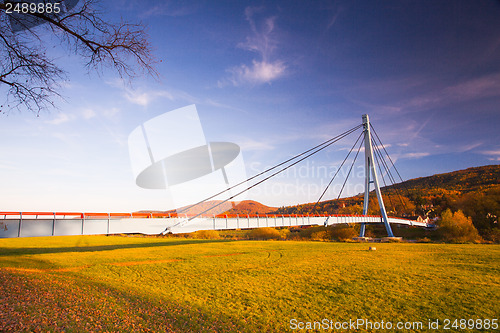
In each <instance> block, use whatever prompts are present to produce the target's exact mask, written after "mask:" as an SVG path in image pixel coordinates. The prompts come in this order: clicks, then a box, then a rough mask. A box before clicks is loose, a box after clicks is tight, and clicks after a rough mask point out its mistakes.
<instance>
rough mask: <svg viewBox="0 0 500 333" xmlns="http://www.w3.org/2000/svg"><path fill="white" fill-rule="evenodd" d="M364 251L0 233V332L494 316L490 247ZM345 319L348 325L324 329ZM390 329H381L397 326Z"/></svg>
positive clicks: (255, 327)
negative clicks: (0, 235)
mask: <svg viewBox="0 0 500 333" xmlns="http://www.w3.org/2000/svg"><path fill="white" fill-rule="evenodd" d="M372 245H373V244H372ZM375 246H376V248H377V250H376V251H368V247H369V245H368V244H363V243H333V242H305V241H303V242H299V241H296V242H295V241H227V240H226V241H224V240H216V241H212V240H211V241H208V240H193V239H179V238H146V237H120V236H110V237H106V236H83V237H82V236H77V237H76V236H75V237H47V238H22V239H1V240H0V279H1V282H0V331H9V330H11V331H15V332H18V331H43V332H45V331H55V332H57V331H65V332H82V331H85V332H92V331H153V332H169V331H172V332H186V331H193V332H200V331H217V332H237V331H241V332H273V331H274V332H283V331H292V329H293V328H296V329H297V331H305V330H300V329H299V328H302V327H303V328H307V327H313V325H314V322H319V323H316V325H317V326H316V328H318V327H319V326H318V325H319V324H320V323H321V324H322V325H323V326H322V327H321V328H323V329H325V328H328V329H326V330H325V331H331V332H339V331H346V332H347V331H353V332H354V331H356V332H373V331H376V330H375V329H374V328H371V329H370V326H366V325H369V323H366V321H370V322H371V324H372V325H375V326H372V327H376V325H380V323H381V322H382V320H383V321H384V323H386V324H387V323H388V322H389V323H390V324H391V325H394V326H395V325H396V324H397V323H399V322H401V323H403V324H405V323H406V325H408V326H407V327H408V328H409V329H406V330H404V332H424V331H425V332H427V331H433V332H438V331H445V332H452V331H460V329H455V328H453V327H452V325H453V323H454V320H455V319H458V320H460V319H466V320H468V319H474V320H476V321H475V322H474V323H472V321H469V324H470V325H472V326H473V327H475V328H477V327H478V326H479V324H480V323H481V324H487V322H486V319H489V320H492V319H497V318H498V317H499V312H500V265H499V263H500V245H484V244H464V245H451V244H410V243H383V244H376V245H375ZM357 320H365V323H364V324H362V322H360V321H358V322H356V321H357ZM446 320H451V321H450V322H449V323H448V327H449V328H450V329H449V330H444V325H445V324H446V323H447V322H446ZM349 321H351V323H353V322H356V323H359V324H360V326H358V329H357V330H350V329H346V330H342V329H335V328H334V325H335V324H337V325H341V324H342V323H348V322H349ZM429 321H430V322H431V323H437V324H438V325H439V329H437V330H428V325H429ZM436 321H438V322H436ZM327 323H328V325H329V326H328V327H327ZM418 323H421V325H422V326H421V327H420V326H418V325H419V324H418ZM463 323H464V321H462V324H463ZM490 323H493V322H490ZM308 325H309V326H308ZM434 325H435V324H434ZM455 325H460V321H457V322H455ZM465 325H467V324H465ZM394 326H393V329H392V330H385V331H401V330H397V329H396V328H395V327H394ZM410 326H411V327H413V328H410ZM472 326H471V327H472ZM387 327H388V326H386V328H387ZM330 328H332V329H331V330H330ZM350 328H352V326H350ZM458 328H460V326H458ZM462 328H464V326H463V325H462ZM380 331H382V330H380ZM462 331H464V332H465V331H468V332H470V331H471V330H462ZM484 331H487V332H491V331H494V330H493V327H490V328H489V329H486V330H484ZM497 331H500V330H498V329H497Z"/></svg>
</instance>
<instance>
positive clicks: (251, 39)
mask: <svg viewBox="0 0 500 333" xmlns="http://www.w3.org/2000/svg"><path fill="white" fill-rule="evenodd" d="M262 11H263V8H262V7H259V8H255V7H247V8H246V9H245V18H246V20H247V21H248V24H249V25H250V29H251V35H250V36H247V38H246V41H245V42H243V43H239V44H238V45H237V46H238V47H239V48H242V49H245V50H248V51H252V52H255V53H257V54H258V55H259V57H260V59H253V60H252V63H251V64H241V65H239V66H234V67H231V68H229V69H228V70H227V72H228V73H230V76H229V77H228V78H226V79H223V80H222V81H219V86H225V85H226V84H227V83H228V82H229V83H231V84H233V85H234V86H238V85H242V84H262V83H270V82H271V81H274V80H276V79H278V78H280V77H283V76H284V75H285V74H286V71H287V65H286V64H285V62H284V61H283V60H280V59H274V60H273V59H272V58H273V55H274V54H275V50H276V49H277V47H278V42H277V40H276V37H275V33H274V30H275V21H276V16H272V17H266V18H265V19H264V20H263V21H259V23H257V20H256V15H257V14H259V13H260V12H262Z"/></svg>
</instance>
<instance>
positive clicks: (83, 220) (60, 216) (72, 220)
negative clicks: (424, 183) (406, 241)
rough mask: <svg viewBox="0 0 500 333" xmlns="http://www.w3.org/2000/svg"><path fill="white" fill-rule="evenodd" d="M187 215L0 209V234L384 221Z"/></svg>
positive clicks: (380, 220) (374, 220)
mask: <svg viewBox="0 0 500 333" xmlns="http://www.w3.org/2000/svg"><path fill="white" fill-rule="evenodd" d="M1 218H3V219H1ZM188 219H189V217H188V216H184V217H169V216H168V214H137V213H132V214H118V213H112V214H111V213H110V214H107V213H89V214H85V213H45V212H25V213H21V212H0V238H13V237H40V236H70V235H110V234H146V235H158V234H162V233H163V232H165V230H167V229H168V230H169V231H170V232H172V233H189V232H193V231H197V230H228V229H253V228H262V227H294V226H312V225H324V226H327V225H334V224H350V223H366V224H370V223H373V224H380V223H383V218H382V217H381V216H371V215H369V216H367V215H322V216H319V215H310V216H309V215H241V216H240V215H231V216H229V215H228V216H225V217H221V216H217V217H216V216H213V217H196V218H193V219H192V220H190V221H189V223H186V224H182V223H180V222H184V221H187V220H188ZM388 221H389V223H394V224H403V225H409V226H418V227H427V226H428V225H427V224H426V223H423V222H417V221H412V220H407V219H403V218H397V217H389V218H388ZM176 225H177V226H176Z"/></svg>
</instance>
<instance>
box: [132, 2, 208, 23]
mask: <svg viewBox="0 0 500 333" xmlns="http://www.w3.org/2000/svg"><path fill="white" fill-rule="evenodd" d="M144 4H145V3H144V2H143V1H141V2H140V6H141V9H144V8H145V6H144ZM198 8H199V6H198V5H191V6H186V5H185V3H184V2H181V3H180V4H177V3H175V2H173V1H165V2H162V3H160V4H158V5H154V6H152V7H149V8H147V9H146V10H144V11H143V12H142V13H140V14H139V17H140V18H141V19H146V18H151V17H154V16H170V17H180V16H186V15H190V14H193V13H195V12H196V11H197V10H198Z"/></svg>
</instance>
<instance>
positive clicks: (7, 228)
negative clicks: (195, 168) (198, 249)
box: [0, 115, 429, 238]
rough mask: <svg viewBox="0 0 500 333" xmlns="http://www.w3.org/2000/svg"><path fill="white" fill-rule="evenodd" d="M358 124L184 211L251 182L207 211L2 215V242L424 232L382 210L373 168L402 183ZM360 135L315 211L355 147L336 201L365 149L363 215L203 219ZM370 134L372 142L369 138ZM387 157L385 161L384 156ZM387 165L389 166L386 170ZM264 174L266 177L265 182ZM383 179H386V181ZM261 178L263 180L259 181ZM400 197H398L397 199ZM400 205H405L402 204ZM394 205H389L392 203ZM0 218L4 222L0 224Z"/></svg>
mask: <svg viewBox="0 0 500 333" xmlns="http://www.w3.org/2000/svg"><path fill="white" fill-rule="evenodd" d="M362 120H363V121H362V124H360V125H358V126H356V127H354V128H351V129H349V130H348V131H346V132H344V133H342V134H340V135H338V136H336V137H334V138H332V139H330V140H327V141H325V142H323V143H322V144H320V145H317V146H316V147H313V148H311V149H309V150H307V151H305V152H303V153H301V154H298V155H295V156H294V157H292V158H290V159H288V160H286V161H284V162H282V163H280V164H277V165H275V166H273V167H272V168H269V169H267V170H265V171H263V172H261V173H259V174H257V175H255V176H252V177H250V178H248V179H246V180H245V181H243V182H241V183H238V184H236V185H234V186H231V187H228V188H227V189H226V190H224V191H221V192H219V193H216V194H214V195H213V196H211V197H208V198H206V199H205V200H202V201H200V202H198V203H196V204H194V205H191V206H189V207H186V208H185V210H187V209H189V208H192V207H194V206H196V205H199V204H201V203H206V202H207V201H208V200H211V199H213V198H215V197H217V196H220V195H223V194H225V193H231V192H229V191H231V190H234V189H235V188H238V186H242V185H243V186H245V185H246V184H247V183H248V182H251V181H255V183H254V184H253V185H251V186H248V187H246V188H245V189H243V190H240V191H239V192H238V193H236V194H234V195H230V196H229V197H228V198H227V199H226V200H223V201H220V202H216V203H214V204H213V205H212V206H211V207H210V208H208V209H206V210H204V211H202V212H200V213H198V214H195V215H191V216H189V215H187V214H182V211H178V214H175V215H172V214H153V213H149V214H139V213H71V212H0V238H12V237H37V236H64V235H99V234H121V233H140V234H162V233H167V232H171V233H188V232H193V231H197V230H224V229H246V228H261V227H290V226H312V225H324V226H328V225H334V224H347V223H359V224H361V228H360V237H364V234H365V227H366V225H367V224H384V226H385V228H386V230H387V234H388V236H389V237H394V235H393V233H392V228H391V224H403V225H409V226H418V227H428V226H429V225H428V224H426V223H423V222H417V221H413V220H409V219H405V218H401V217H389V216H388V215H387V211H386V208H385V204H384V201H383V197H382V193H381V191H380V186H379V180H378V179H379V178H378V175H377V166H378V169H379V172H380V175H381V177H382V180H383V183H384V185H387V183H386V178H387V179H388V181H389V182H390V183H392V184H396V180H395V177H394V173H393V172H392V171H391V169H392V168H393V169H394V170H395V172H396V173H397V175H398V176H399V178H400V179H401V182H402V181H403V180H402V178H401V176H400V174H399V172H398V171H397V169H396V167H395V165H394V163H393V162H392V160H391V158H390V156H389V154H388V153H387V151H386V150H385V147H384V145H383V144H382V142H381V141H380V138H379V137H378V135H377V134H376V132H375V131H374V129H373V127H372V126H371V124H370V121H369V118H368V115H363V117H362ZM358 129H362V132H361V133H360V134H359V136H358V138H357V140H356V142H355V143H354V145H353V146H352V148H351V150H350V151H349V153H348V154H347V156H346V158H345V159H344V161H343V162H342V164H341V166H340V167H339V168H338V171H337V172H336V173H335V175H334V176H333V177H332V179H331V180H330V182H329V184H328V186H327V187H326V188H325V190H324V191H323V194H322V195H321V197H320V198H319V199H318V201H317V202H316V205H317V204H318V203H319V202H320V200H321V199H322V198H323V196H324V194H325V193H326V191H327V189H328V187H329V186H330V185H331V184H332V182H333V180H334V179H335V177H336V176H337V175H338V173H339V171H340V169H341V168H342V167H343V166H344V164H345V162H346V161H347V160H348V158H349V157H350V155H351V153H352V152H353V151H354V149H355V148H356V146H358V142H359V146H358V149H357V152H356V154H355V156H354V158H353V160H352V164H351V166H350V169H349V172H348V174H347V177H346V178H345V180H344V185H343V186H342V189H341V190H340V192H339V194H338V197H337V199H339V198H340V196H341V194H342V190H343V189H344V186H345V184H346V182H347V179H348V177H349V175H350V174H351V171H352V168H353V166H354V163H355V162H356V159H357V157H358V155H359V152H360V151H361V148H362V147H363V145H364V155H365V193H364V201H363V214H361V215H318V214H315V207H316V205H314V207H313V209H312V212H311V213H310V214H308V215H279V214H278V215H261V216H259V215H221V214H219V215H212V216H210V215H207V214H208V213H209V212H210V210H212V209H214V208H216V207H218V206H220V205H222V204H224V203H225V202H229V201H231V200H233V199H234V198H235V197H236V196H238V195H240V194H242V193H244V192H246V191H248V190H250V189H251V188H253V187H255V186H258V185H259V184H261V183H263V182H264V181H266V180H268V179H270V178H272V177H274V176H275V175H277V174H279V173H281V172H283V171H284V170H286V169H288V168H290V167H292V166H294V165H296V164H298V163H300V162H301V161H303V160H305V159H307V158H309V157H311V156H313V155H315V154H316V153H318V152H320V151H322V150H323V149H325V148H327V147H329V146H331V145H332V144H334V143H336V142H338V141H339V140H341V139H343V138H345V137H347V136H348V135H350V134H352V133H354V132H356V131H357V130H358ZM372 130H373V131H374V134H375V138H373V137H372ZM384 153H385V156H386V157H387V158H386V157H385V156H384ZM390 165H391V166H390ZM266 173H270V175H268V176H265V177H264V175H265V174H266ZM384 175H385V176H384ZM259 177H264V178H263V179H260V180H259ZM371 184H373V185H374V190H375V193H376V196H377V201H378V204H379V208H380V215H377V216H374V215H368V214H367V213H368V204H369V199H370V196H369V193H370V185H371ZM398 195H399V193H398ZM402 203H403V204H404V202H402ZM391 204H392V203H391ZM2 217H3V219H2Z"/></svg>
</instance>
